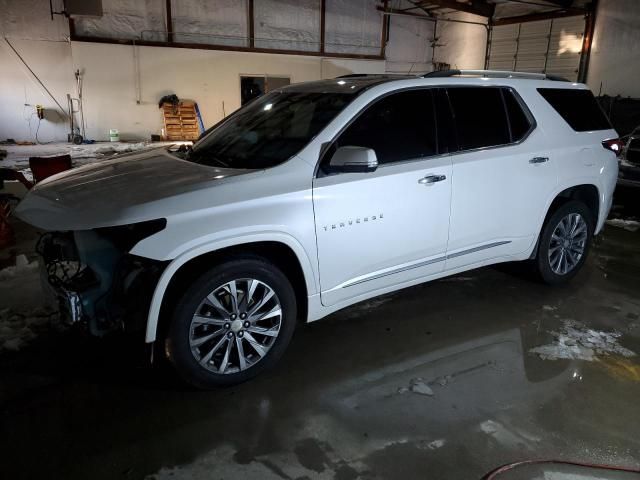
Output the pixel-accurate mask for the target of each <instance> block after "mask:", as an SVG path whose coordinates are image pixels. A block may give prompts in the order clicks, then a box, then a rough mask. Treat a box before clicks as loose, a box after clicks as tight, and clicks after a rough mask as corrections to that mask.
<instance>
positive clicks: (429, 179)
mask: <svg viewBox="0 0 640 480" xmlns="http://www.w3.org/2000/svg"><path fill="white" fill-rule="evenodd" d="M446 179H447V176H446V175H427V176H426V177H422V178H421V179H420V180H418V183H419V184H420V185H431V184H433V183H437V182H442V181H443V180H446Z"/></svg>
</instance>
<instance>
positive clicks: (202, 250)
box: [145, 232, 318, 343]
mask: <svg viewBox="0 0 640 480" xmlns="http://www.w3.org/2000/svg"><path fill="white" fill-rule="evenodd" d="M257 242H278V243H282V244H284V245H286V246H288V247H289V248H291V250H293V252H294V253H295V255H296V257H297V258H298V261H299V262H300V266H301V268H302V272H303V274H304V278H305V282H306V286H307V292H308V295H315V294H316V293H317V292H318V281H317V276H316V274H315V270H314V269H313V266H312V265H313V264H312V262H311V259H310V258H309V255H308V254H307V252H306V251H305V249H304V248H303V246H302V245H301V244H300V242H298V240H296V239H295V238H294V237H293V236H291V235H289V234H287V233H283V232H260V233H254V234H251V235H243V236H242V237H241V238H237V237H228V238H224V239H220V240H217V241H214V242H207V243H203V244H201V245H198V246H196V247H193V248H191V249H189V250H187V251H185V252H184V253H182V254H181V255H179V256H178V257H176V258H174V259H173V260H172V261H171V263H170V264H169V265H168V266H167V268H166V269H165V270H164V272H163V273H162V275H161V277H160V279H159V280H158V284H157V285H156V288H155V290H154V293H153V297H152V299H151V305H150V307H149V315H148V317H147V329H146V334H145V341H146V342H147V343H151V342H154V341H155V340H156V333H157V329H158V320H159V318H160V309H161V307H162V300H163V298H164V295H165V293H166V291H167V287H168V286H169V282H170V281H171V279H172V278H173V276H174V275H175V273H176V272H177V271H178V270H179V269H180V267H182V266H183V265H184V264H186V263H187V262H189V261H190V260H193V259H194V258H197V257H200V256H202V255H205V254H207V253H211V252H215V251H216V250H221V249H223V248H227V247H235V246H238V245H246V244H251V243H257Z"/></svg>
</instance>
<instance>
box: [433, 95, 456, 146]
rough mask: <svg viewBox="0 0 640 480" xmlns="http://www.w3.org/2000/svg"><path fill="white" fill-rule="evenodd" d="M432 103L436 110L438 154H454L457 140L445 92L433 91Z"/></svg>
mask: <svg viewBox="0 0 640 480" xmlns="http://www.w3.org/2000/svg"><path fill="white" fill-rule="evenodd" d="M433 101H434V105H435V108H436V121H437V125H438V152H439V153H451V152H456V151H457V150H458V139H457V137H456V127H455V125H454V123H453V116H452V115H451V106H450V105H449V98H448V96H447V91H446V90H445V89H441V88H438V89H436V90H434V91H433Z"/></svg>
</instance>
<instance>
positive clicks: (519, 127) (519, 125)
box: [502, 88, 531, 142]
mask: <svg viewBox="0 0 640 480" xmlns="http://www.w3.org/2000/svg"><path fill="white" fill-rule="evenodd" d="M502 93H503V95H504V105H505V107H506V109H507V115H508V117H509V124H510V125H511V141H512V142H519V141H520V140H522V139H523V138H524V136H525V135H526V134H527V133H528V132H529V129H530V128H531V122H530V121H529V118H528V117H527V114H526V113H525V112H524V110H523V109H522V105H521V104H520V102H519V101H518V99H517V98H516V96H515V94H514V93H513V92H512V91H511V90H510V89H508V88H504V89H503V90H502Z"/></svg>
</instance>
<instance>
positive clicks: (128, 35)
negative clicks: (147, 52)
mask: <svg viewBox="0 0 640 480" xmlns="http://www.w3.org/2000/svg"><path fill="white" fill-rule="evenodd" d="M102 10H103V16H102V17H100V18H84V17H83V18H77V19H75V26H76V33H77V34H78V35H80V36H87V37H105V38H117V39H127V40H133V39H143V40H156V41H166V39H167V37H166V34H165V33H164V31H165V30H166V20H165V2H164V0H137V1H135V2H132V1H131V0H102Z"/></svg>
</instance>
